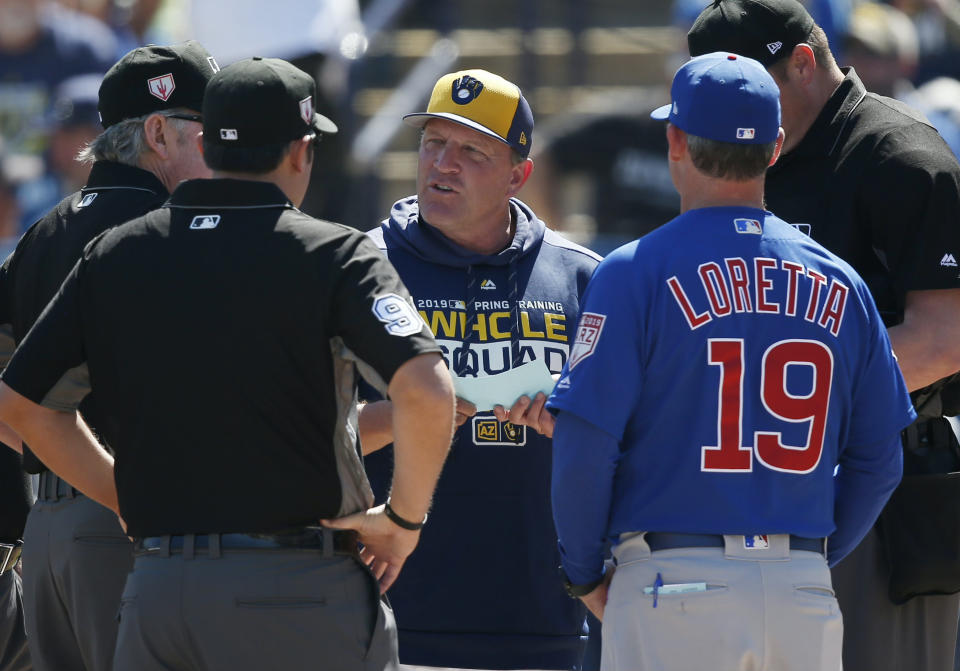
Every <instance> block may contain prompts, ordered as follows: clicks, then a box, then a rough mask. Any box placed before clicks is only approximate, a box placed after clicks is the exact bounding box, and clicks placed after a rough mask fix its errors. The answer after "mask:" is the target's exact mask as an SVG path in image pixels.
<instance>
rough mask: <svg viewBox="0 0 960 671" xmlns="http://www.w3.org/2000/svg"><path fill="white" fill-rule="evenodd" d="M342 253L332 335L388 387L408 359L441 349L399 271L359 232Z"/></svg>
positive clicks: (333, 305)
mask: <svg viewBox="0 0 960 671" xmlns="http://www.w3.org/2000/svg"><path fill="white" fill-rule="evenodd" d="M341 252H342V253H343V256H342V257H341V258H340V263H341V271H340V273H339V275H338V277H337V281H336V288H335V291H334V295H333V302H332V311H333V315H332V316H333V320H334V329H333V332H335V333H337V334H338V335H340V336H341V337H342V338H343V341H344V344H345V345H346V346H347V347H349V348H350V350H351V351H352V352H353V353H354V355H355V356H357V357H358V358H359V359H360V361H361V362H363V363H365V364H366V365H367V366H369V367H370V368H372V369H373V371H374V372H375V373H376V374H377V375H378V376H379V377H380V378H381V380H382V382H383V385H384V386H385V385H388V384H389V383H390V380H391V378H392V377H393V374H394V373H395V372H396V371H397V369H398V368H400V366H402V365H403V364H404V363H406V362H407V361H408V360H410V359H412V358H413V357H415V356H417V355H419V354H424V353H426V352H440V347H439V346H438V345H437V343H436V341H435V340H434V339H433V334H432V333H431V332H430V329H429V328H428V327H427V325H426V324H425V323H424V322H423V320H422V319H421V318H420V315H419V314H418V313H417V311H416V309H415V308H414V307H413V301H412V299H411V298H410V293H409V292H408V291H407V288H406V286H404V284H403V282H402V281H401V280H400V276H399V275H398V274H397V271H396V270H395V269H394V267H393V265H391V263H390V262H389V261H388V260H387V258H386V257H385V256H384V255H383V253H382V252H380V250H379V249H377V247H376V245H375V244H374V243H373V242H372V241H371V240H370V239H369V238H367V237H366V236H364V235H361V234H357V235H356V236H354V237H352V238H351V239H350V241H349V243H347V244H345V245H344V246H343V248H342V249H341ZM365 376H366V374H365ZM370 381H371V382H374V381H373V380H370ZM377 386H379V385H377Z"/></svg>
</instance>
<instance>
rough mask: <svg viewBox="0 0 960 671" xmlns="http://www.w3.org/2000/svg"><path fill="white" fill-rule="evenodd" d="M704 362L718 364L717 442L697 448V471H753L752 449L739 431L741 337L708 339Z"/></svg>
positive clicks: (740, 419) (741, 419) (741, 407)
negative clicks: (698, 451)
mask: <svg viewBox="0 0 960 671" xmlns="http://www.w3.org/2000/svg"><path fill="white" fill-rule="evenodd" d="M707 362H708V363H709V364H710V365H711V366H720V390H719V399H718V401H719V403H718V405H719V408H718V410H719V411H718V413H717V440H718V443H719V444H718V445H716V446H710V445H704V446H702V447H701V448H700V470H701V471H712V472H722V473H736V472H743V471H751V470H753V448H752V447H750V446H743V445H742V444H741V438H742V432H743V340H742V339H740V338H737V339H731V340H727V339H724V338H710V339H709V340H708V341H707Z"/></svg>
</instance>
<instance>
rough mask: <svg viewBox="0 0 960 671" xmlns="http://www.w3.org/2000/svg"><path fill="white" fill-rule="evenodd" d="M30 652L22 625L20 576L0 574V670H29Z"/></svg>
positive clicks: (14, 573) (9, 573) (11, 571)
mask: <svg viewBox="0 0 960 671" xmlns="http://www.w3.org/2000/svg"><path fill="white" fill-rule="evenodd" d="M32 668H33V667H32V666H31V665H30V652H29V651H28V650H27V634H26V632H25V631H24V626H23V599H22V597H21V589H20V576H18V575H17V573H16V571H14V570H12V569H11V570H9V571H7V572H6V573H4V574H3V575H0V671H30V669H32Z"/></svg>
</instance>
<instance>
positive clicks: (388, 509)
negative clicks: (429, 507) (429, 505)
mask: <svg viewBox="0 0 960 671" xmlns="http://www.w3.org/2000/svg"><path fill="white" fill-rule="evenodd" d="M383 512H384V514H385V515H386V516H387V517H389V518H390V521H391V522H393V523H394V524H396V525H397V526H398V527H400V528H401V529H406V530H407V531H419V530H420V529H422V528H423V525H424V524H426V523H427V518H428V517H430V515H429V513H428V514H426V515H424V516H423V520H421V521H420V522H411V521H410V520H408V519H404V518H403V517H400V515H398V514H397V511H396V510H394V509H393V506H391V505H390V499H389V498H388V499H387V503H386V505H384V506H383Z"/></svg>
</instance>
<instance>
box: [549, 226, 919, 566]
mask: <svg viewBox="0 0 960 671" xmlns="http://www.w3.org/2000/svg"><path fill="white" fill-rule="evenodd" d="M548 407H550V408H552V409H554V410H559V411H562V413H572V414H574V415H576V416H577V417H578V418H579V419H582V420H585V421H586V422H588V423H589V425H591V426H593V427H596V428H597V429H598V430H599V431H600V432H601V433H604V434H608V435H609V436H611V437H612V440H615V441H616V443H617V444H618V445H619V452H618V453H615V454H612V455H607V456H606V457H604V458H609V460H610V462H611V464H612V467H611V468H610V469H609V471H608V470H605V469H602V468H597V469H592V470H587V471H585V470H584V469H582V468H578V469H574V470H575V472H574V473H571V470H570V469H567V470H564V468H565V465H569V464H570V463H573V462H577V460H581V459H582V460H585V461H583V463H589V459H591V458H592V457H597V456H598V455H596V454H594V455H591V454H590V452H591V450H595V449H597V448H596V447H595V445H596V444H595V443H583V442H578V443H570V442H564V441H562V440H559V438H560V436H559V433H558V435H556V436H555V443H554V446H555V451H554V484H553V486H554V492H555V501H556V498H557V491H558V487H560V488H561V491H562V490H564V489H566V491H569V492H572V493H571V494H570V496H573V497H580V499H582V501H583V502H584V503H583V505H586V506H589V505H593V504H595V503H596V501H597V500H598V497H600V494H597V493H596V492H600V493H602V492H609V493H608V494H605V495H604V496H607V497H608V498H606V499H603V503H602V504H601V505H604V506H607V505H608V506H609V511H608V514H606V515H603V516H602V517H597V518H596V519H605V520H608V523H607V528H606V529H605V530H602V531H603V532H604V533H605V534H606V535H607V536H609V537H611V538H613V539H616V536H617V535H618V534H620V533H624V532H631V531H668V532H686V533H729V534H756V533H793V534H796V535H800V536H807V537H825V536H830V535H831V533H832V532H833V531H834V526H835V524H834V520H835V511H834V502H835V495H834V492H835V489H834V472H835V467H836V466H837V465H838V464H839V465H840V467H841V468H843V467H844V464H847V465H849V466H850V470H854V471H856V472H858V473H859V474H860V475H863V476H864V477H867V478H875V479H876V480H877V481H878V482H879V481H882V482H883V485H882V486H881V487H879V488H878V490H882V491H883V492H885V494H883V496H884V500H885V496H888V495H889V490H890V489H892V487H893V485H894V484H895V482H896V481H897V480H898V479H899V475H900V454H899V448H898V447H897V445H896V441H890V440H889V438H890V437H891V436H896V435H897V433H898V432H899V431H900V430H901V429H902V428H903V427H905V426H906V425H907V424H909V423H910V422H911V421H912V420H913V419H914V417H915V413H914V411H913V409H912V406H911V403H910V399H909V396H908V395H907V391H906V388H905V385H904V382H903V378H902V376H901V374H900V371H899V368H898V366H897V363H896V361H895V358H894V356H893V354H892V351H891V347H890V342H889V340H888V338H887V333H886V330H885V328H884V325H883V322H882V321H881V319H880V316H879V314H878V313H877V310H876V307H875V306H874V303H873V300H872V298H871V297H870V294H869V292H868V290H867V288H866V285H865V284H864V282H863V281H862V280H861V279H860V277H859V276H858V275H857V274H856V273H855V271H854V270H853V269H852V268H851V267H850V266H849V265H848V264H847V263H845V262H844V261H842V260H841V259H840V258H839V257H837V256H836V255H834V254H832V253H830V252H828V251H827V250H826V249H824V248H823V247H822V246H820V245H819V244H817V243H816V242H814V241H813V240H812V239H810V238H809V237H807V236H806V235H804V234H803V233H801V232H799V231H798V230H797V229H795V228H794V227H792V226H791V225H789V224H787V223H785V222H784V221H782V220H780V219H778V218H777V217H775V216H774V215H772V214H771V213H769V212H764V211H762V210H757V209H753V208H744V207H721V208H705V209H698V210H692V211H689V212H686V213H684V214H682V215H681V216H680V217H678V218H676V219H674V220H673V221H671V222H670V223H668V224H666V225H665V226H663V227H661V228H660V229H657V230H656V231H654V232H652V233H650V234H649V235H647V236H645V237H643V238H641V239H639V240H637V241H634V242H632V243H630V244H628V245H625V246H623V247H621V248H620V249H618V250H616V251H615V252H614V253H612V254H611V255H610V256H608V257H607V258H606V260H604V261H603V262H602V263H601V265H600V266H599V268H598V269H597V272H596V273H595V275H594V277H593V279H592V280H591V282H590V285H589V286H588V289H587V294H586V296H585V299H584V308H583V313H582V315H581V320H580V324H579V327H578V331H577V336H576V340H575V343H574V346H573V348H572V350H571V353H570V357H569V359H568V361H567V365H566V367H565V368H564V371H563V374H562V376H561V378H560V381H559V383H558V384H557V387H556V389H555V390H554V394H553V395H552V396H551V398H550V400H549V406H548ZM562 413H561V414H562ZM559 429H560V425H559V424H558V432H559ZM884 441H886V442H884ZM878 444H882V445H883V447H882V448H878V447H877V446H878ZM614 452H616V450H614ZM558 471H559V472H561V473H562V475H561V479H560V481H559V482H558V479H557V473H558ZM611 488H612V489H611ZM878 496H879V495H878ZM873 503H875V502H855V503H854V504H853V505H864V506H867V505H868V504H873ZM881 505H882V503H881ZM877 510H879V508H877ZM598 515H599V513H598ZM562 518H563V515H560V514H558V515H557V529H558V533H559V534H560V538H561V542H562V543H563V544H566V545H567V546H568V547H567V549H568V550H572V548H575V547H576V546H577V545H578V544H580V543H581V541H583V540H584V539H583V538H581V537H580V536H583V535H584V532H583V530H582V529H577V528H574V527H575V525H573V526H572V527H571V528H570V529H567V530H566V531H567V532H568V533H567V537H565V528H564V525H565V520H564V519H562ZM594 540H595V539H591V542H593V541H594Z"/></svg>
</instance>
